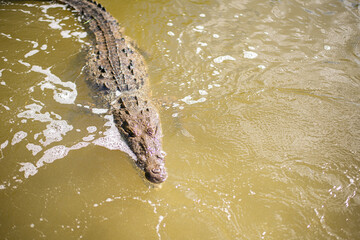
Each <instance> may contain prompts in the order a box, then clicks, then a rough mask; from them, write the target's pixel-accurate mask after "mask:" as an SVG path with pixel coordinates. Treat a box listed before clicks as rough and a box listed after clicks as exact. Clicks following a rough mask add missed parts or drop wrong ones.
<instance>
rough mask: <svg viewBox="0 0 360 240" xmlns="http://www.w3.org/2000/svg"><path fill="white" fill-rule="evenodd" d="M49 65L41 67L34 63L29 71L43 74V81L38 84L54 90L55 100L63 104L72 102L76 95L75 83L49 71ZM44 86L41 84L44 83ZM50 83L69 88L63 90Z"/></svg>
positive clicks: (43, 87)
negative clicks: (62, 79)
mask: <svg viewBox="0 0 360 240" xmlns="http://www.w3.org/2000/svg"><path fill="white" fill-rule="evenodd" d="M50 69H51V67H49V68H47V69H43V68H42V67H40V66H37V65H34V66H32V68H31V71H33V72H38V73H42V74H45V75H46V77H45V81H43V82H41V83H40V86H41V88H42V90H43V89H45V88H50V89H53V90H54V99H55V101H57V102H59V103H63V104H73V103H74V102H75V99H76V97H77V90H76V84H75V83H73V82H70V81H68V82H63V81H61V79H60V78H59V77H57V76H56V75H54V74H53V73H51V71H50ZM44 84H45V86H42V85H44ZM52 85H60V86H62V87H64V88H69V89H70V90H65V89H62V88H60V87H55V86H54V87H53V86H52Z"/></svg>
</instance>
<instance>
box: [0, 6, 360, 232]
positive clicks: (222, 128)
mask: <svg viewBox="0 0 360 240" xmlns="http://www.w3.org/2000/svg"><path fill="white" fill-rule="evenodd" d="M0 3H1V4H0V46H1V47H0V52H1V55H0V117H1V125H0V133H1V134H0V205H1V207H0V238H1V239H41V238H44V239H358V238H360V229H359V226H360V197H359V194H360V193H359V191H360V190H359V183H360V155H359V154H360V153H359V151H360V119H359V116H360V94H359V93H360V68H359V65H360V8H359V5H358V2H357V1H345V0H344V1H337V0H327V1H325V0H324V1H316V0H313V1H306V3H304V1H245V0H243V1H238V0H233V1H231V0H228V1H216V0H212V1H211V0H208V1H205V0H203V1H201V0H198V1H176V0H174V1H157V0H153V1H147V0H144V1H140V0H139V1H114V0H102V1H101V3H102V4H103V5H104V6H105V7H106V8H107V9H108V11H109V12H110V13H111V14H112V15H113V16H114V17H116V18H117V19H118V20H119V22H120V23H121V25H122V26H123V27H124V32H125V34H126V35H127V36H129V37H130V38H132V39H133V40H134V41H135V42H136V44H137V46H138V48H139V50H140V51H141V52H142V53H143V54H144V56H145V58H146V61H147V64H148V68H149V74H150V78H151V89H152V94H153V98H154V100H155V101H156V102H158V105H159V112H160V115H161V120H162V127H163V133H164V137H163V145H164V150H165V151H166V153H167V156H166V166H167V169H168V173H169V178H168V180H167V181H166V182H165V183H164V184H163V185H162V187H161V188H153V187H151V186H150V185H149V184H148V183H147V182H146V180H144V177H143V176H142V174H141V173H140V172H139V171H138V170H137V169H136V168H135V167H134V165H133V164H132V159H131V156H129V154H128V153H125V152H128V150H127V148H126V146H125V145H124V143H123V142H122V141H121V139H120V137H119V135H118V133H117V131H116V129H114V126H113V124H112V119H111V116H110V115H109V114H108V113H107V112H106V109H103V108H102V107H101V106H98V105H94V104H95V100H94V98H93V97H92V96H93V95H94V93H93V92H92V91H91V89H89V87H88V86H87V84H86V83H85V81H84V78H85V75H84V73H83V67H84V65H85V60H84V58H85V56H86V51H87V48H88V45H89V44H90V42H91V41H90V38H91V36H89V34H88V33H87V32H86V29H85V28H84V27H83V25H82V23H81V21H80V19H79V16H78V15H77V14H76V13H75V12H73V11H72V10H71V9H70V8H67V7H66V6H65V5H63V4H59V3H56V2H51V1H4V0H2V1H0ZM88 106H92V107H91V108H90V109H88ZM94 109H95V111H94ZM124 151H125V152H124Z"/></svg>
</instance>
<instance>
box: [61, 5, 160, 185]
mask: <svg viewBox="0 0 360 240" xmlns="http://www.w3.org/2000/svg"><path fill="white" fill-rule="evenodd" d="M58 1H60V2H62V3H65V4H67V5H69V6H70V7H72V8H74V9H75V10H76V11H77V12H78V13H79V14H80V16H81V18H82V20H83V22H84V24H85V25H87V27H88V31H89V32H90V33H91V35H93V37H92V41H93V44H92V46H91V47H90V49H89V53H88V56H87V59H86V60H87V61H86V73H87V74H86V76H87V77H86V78H87V81H88V82H89V83H90V84H91V85H92V86H93V87H94V89H95V92H96V95H97V96H99V97H100V98H101V99H102V100H103V101H104V102H105V103H107V105H108V106H109V109H110V111H111V113H112V115H113V118H114V122H115V125H116V127H117V129H118V130H119V132H120V134H121V136H122V137H123V138H124V139H125V141H126V142H127V144H128V146H129V147H130V149H131V150H132V151H133V152H134V154H135V156H136V158H137V159H136V160H135V164H136V165H137V166H138V167H139V168H140V169H141V170H142V171H143V172H144V173H145V177H146V179H148V180H149V181H150V182H152V183H156V184H158V183H162V182H164V181H165V180H166V178H167V172H166V169H165V160H164V154H163V151H162V143H161V138H162V130H161V125H160V118H159V114H158V112H157V109H156V108H155V106H154V105H153V104H152V102H151V97H150V88H149V77H148V73H147V67H146V65H145V61H144V58H143V57H142V55H141V54H140V53H139V52H138V51H137V49H136V48H135V47H134V44H132V42H131V40H130V39H129V38H127V37H125V36H123V34H122V30H121V28H120V25H119V23H118V21H117V20H116V19H115V18H114V17H113V16H111V15H110V13H109V12H108V11H106V9H105V7H104V6H102V5H101V4H100V3H97V2H95V1H93V0H58Z"/></svg>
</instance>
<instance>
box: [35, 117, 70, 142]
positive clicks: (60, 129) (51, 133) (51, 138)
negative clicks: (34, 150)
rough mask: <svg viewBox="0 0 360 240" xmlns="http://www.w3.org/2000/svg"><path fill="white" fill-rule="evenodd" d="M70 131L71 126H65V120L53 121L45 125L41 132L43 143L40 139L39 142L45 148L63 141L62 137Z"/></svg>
mask: <svg viewBox="0 0 360 240" xmlns="http://www.w3.org/2000/svg"><path fill="white" fill-rule="evenodd" d="M72 129H73V126H72V125H69V124H67V122H66V121H65V120H53V121H51V122H50V123H49V124H48V125H46V129H45V130H44V131H43V135H44V137H45V141H44V140H42V139H40V141H39V142H40V143H41V144H42V145H43V146H47V145H49V144H50V143H53V142H59V141H61V140H62V139H63V135H64V136H65V135H66V133H67V132H69V131H71V130H72Z"/></svg>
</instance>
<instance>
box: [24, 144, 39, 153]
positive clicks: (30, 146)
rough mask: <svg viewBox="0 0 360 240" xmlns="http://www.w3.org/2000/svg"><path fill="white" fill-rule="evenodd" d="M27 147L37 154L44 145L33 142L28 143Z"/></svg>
mask: <svg viewBox="0 0 360 240" xmlns="http://www.w3.org/2000/svg"><path fill="white" fill-rule="evenodd" d="M26 148H27V149H28V150H29V151H31V152H32V155H33V156H35V155H36V154H38V153H39V152H40V151H41V150H42V147H41V146H40V145H36V144H33V143H28V144H27V145H26Z"/></svg>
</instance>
